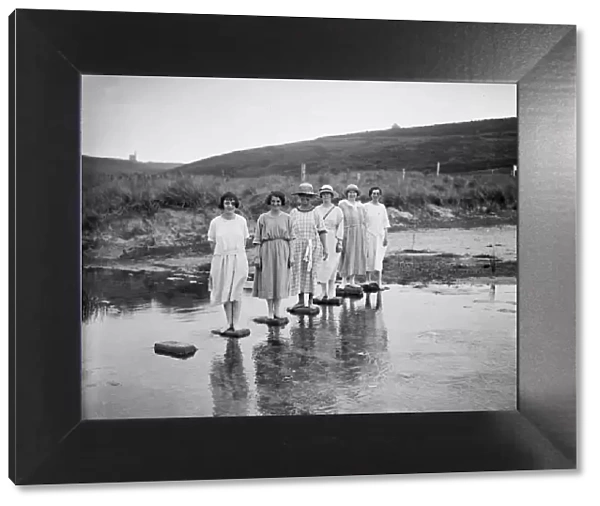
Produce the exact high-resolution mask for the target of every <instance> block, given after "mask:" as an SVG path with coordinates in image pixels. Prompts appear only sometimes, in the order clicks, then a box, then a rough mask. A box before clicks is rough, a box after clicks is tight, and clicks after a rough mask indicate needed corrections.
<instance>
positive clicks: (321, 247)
mask: <svg viewBox="0 0 600 506" xmlns="http://www.w3.org/2000/svg"><path fill="white" fill-rule="evenodd" d="M294 195H298V196H299V197H300V206H299V207H298V208H296V209H293V210H292V212H291V213H290V216H291V218H292V223H293V230H294V246H293V250H292V259H293V261H292V280H291V290H290V291H291V293H292V294H297V295H298V303H297V304H295V305H294V306H293V307H292V308H291V309H298V308H300V307H306V304H305V300H304V294H305V293H308V307H311V306H312V301H313V294H314V291H315V287H316V281H317V271H318V269H319V266H320V264H321V262H322V261H325V260H327V257H328V256H329V253H328V250H327V241H326V234H327V230H326V228H325V224H324V223H323V219H322V218H321V216H320V215H319V213H317V212H316V210H315V208H314V206H312V205H311V203H310V201H311V199H312V198H313V197H315V196H316V195H317V194H316V193H315V192H314V191H313V187H312V185H311V184H310V183H302V184H301V185H300V188H299V190H298V191H297V192H296V193H294Z"/></svg>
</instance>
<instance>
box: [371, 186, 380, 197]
mask: <svg viewBox="0 0 600 506" xmlns="http://www.w3.org/2000/svg"><path fill="white" fill-rule="evenodd" d="M373 190H379V195H381V196H383V190H382V189H381V188H379V186H373V188H371V189H370V190H369V197H370V196H371V194H372V193H373Z"/></svg>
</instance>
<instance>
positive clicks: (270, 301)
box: [267, 299, 273, 318]
mask: <svg viewBox="0 0 600 506" xmlns="http://www.w3.org/2000/svg"><path fill="white" fill-rule="evenodd" d="M267 312H268V314H269V318H273V299H267Z"/></svg>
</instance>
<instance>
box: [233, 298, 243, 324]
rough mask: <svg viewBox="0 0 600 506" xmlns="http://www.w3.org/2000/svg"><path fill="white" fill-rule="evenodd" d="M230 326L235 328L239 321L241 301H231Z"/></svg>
mask: <svg viewBox="0 0 600 506" xmlns="http://www.w3.org/2000/svg"><path fill="white" fill-rule="evenodd" d="M231 306H232V307H231V327H232V328H236V327H237V324H238V322H239V321H240V313H241V312H242V301H241V300H234V301H233V302H232V303H231Z"/></svg>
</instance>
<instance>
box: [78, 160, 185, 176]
mask: <svg viewBox="0 0 600 506" xmlns="http://www.w3.org/2000/svg"><path fill="white" fill-rule="evenodd" d="M180 165H181V164H179V163H163V162H138V161H133V160H125V159H123V158H100V157H96V156H88V155H82V156H81V168H82V172H83V174H92V173H93V174H134V173H147V174H148V173H157V172H164V171H166V170H169V169H173V168H175V167H178V166H180Z"/></svg>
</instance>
